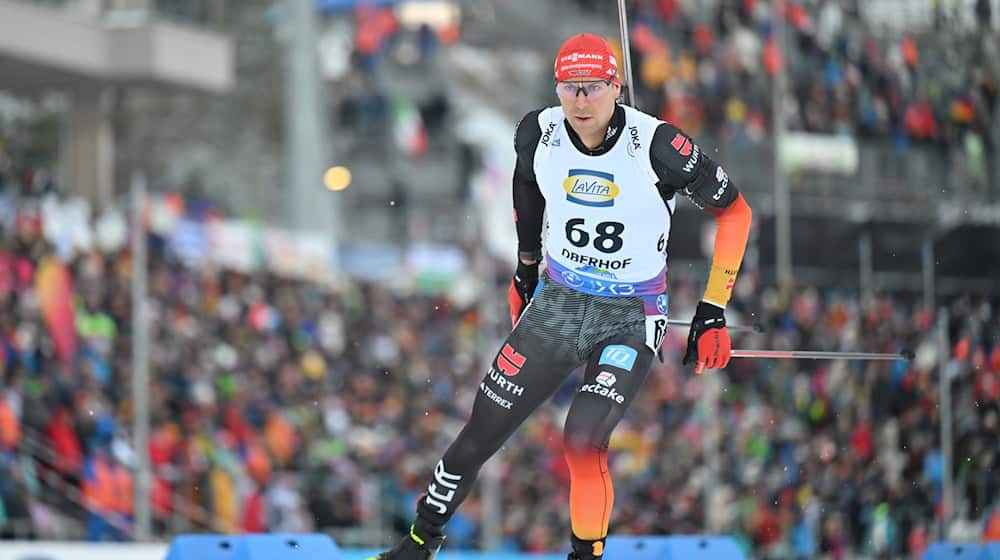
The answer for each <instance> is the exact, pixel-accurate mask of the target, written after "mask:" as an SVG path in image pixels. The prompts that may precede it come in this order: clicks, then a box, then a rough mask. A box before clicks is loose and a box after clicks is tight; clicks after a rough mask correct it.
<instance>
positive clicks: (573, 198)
mask: <svg viewBox="0 0 1000 560" xmlns="http://www.w3.org/2000/svg"><path fill="white" fill-rule="evenodd" d="M563 190H565V191H566V200H568V201H570V202H574V203H576V204H582V205H583V206H614V205H615V197H617V196H618V192H619V189H618V185H616V184H615V176H614V175H612V174H610V173H605V172H603V171H593V170H590V169H570V170H569V177H566V180H565V181H563Z"/></svg>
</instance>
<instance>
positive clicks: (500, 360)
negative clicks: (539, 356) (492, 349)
mask: <svg viewBox="0 0 1000 560" xmlns="http://www.w3.org/2000/svg"><path fill="white" fill-rule="evenodd" d="M525 361H526V359H525V357H524V355H523V354H519V353H518V352H517V350H514V347H513V346H511V345H510V344H504V345H503V349H501V350H500V355H499V356H497V369H499V370H500V371H502V372H503V374H504V375H508V376H509V375H517V374H519V373H521V368H522V367H524V362H525Z"/></svg>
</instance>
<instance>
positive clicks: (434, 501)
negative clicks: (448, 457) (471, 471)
mask: <svg viewBox="0 0 1000 560" xmlns="http://www.w3.org/2000/svg"><path fill="white" fill-rule="evenodd" d="M459 480H462V475H459V474H451V473H450V472H448V471H446V470H444V461H438V464H437V466H436V467H434V482H432V483H431V485H430V486H428V487H427V497H426V498H424V502H425V503H426V504H427V505H429V506H434V507H436V508H437V512H438V513H440V514H441V515H444V514H445V513H447V512H448V504H450V503H451V500H452V498H454V497H455V490H458V481H459ZM439 485H440V486H441V487H442V488H445V489H447V490H448V491H447V492H444V491H441V490H439V489H438V486H439Z"/></svg>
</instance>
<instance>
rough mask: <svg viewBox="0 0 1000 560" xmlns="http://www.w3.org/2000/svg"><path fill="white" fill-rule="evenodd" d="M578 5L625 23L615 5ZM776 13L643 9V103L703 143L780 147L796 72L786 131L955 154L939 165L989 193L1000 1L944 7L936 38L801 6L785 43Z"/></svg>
mask: <svg viewBox="0 0 1000 560" xmlns="http://www.w3.org/2000/svg"><path fill="white" fill-rule="evenodd" d="M577 2H578V3H579V4H580V5H582V6H584V7H587V8H588V9H594V10H604V16H605V17H614V13H613V12H609V11H608V10H613V5H604V6H600V5H599V4H601V3H600V2H592V1H590V0H577ZM772 4H773V2H771V1H767V0H719V1H716V2H688V1H684V0H637V1H636V2H634V3H633V4H632V5H633V6H634V8H633V11H632V13H631V14H630V22H631V45H632V58H633V68H634V72H635V80H634V82H635V87H636V88H637V90H638V98H639V101H640V103H641V104H642V105H643V106H644V107H646V108H647V110H650V111H651V112H654V113H655V114H657V115H658V116H659V117H660V118H661V119H664V120H667V121H671V122H674V123H676V124H678V126H680V127H681V128H682V129H684V130H686V131H688V132H689V133H690V134H692V135H694V136H696V137H706V139H708V138H711V139H715V140H717V142H718V143H719V144H723V145H734V146H750V147H752V146H755V145H761V146H767V145H768V144H769V143H770V142H771V138H772V137H771V135H770V134H769V130H771V129H772V128H773V126H772V120H773V106H774V105H773V103H774V100H773V95H772V91H773V87H772V86H773V84H774V83H775V80H776V75H777V73H778V71H779V69H784V70H785V79H786V83H787V87H786V89H785V91H786V95H785V98H784V101H783V104H782V112H783V118H784V121H785V122H784V125H785V126H786V127H787V129H789V130H797V131H806V132H813V133H822V134H849V135H852V136H854V137H855V138H858V139H860V140H864V139H869V138H870V139H879V140H881V141H883V142H884V143H886V144H889V145H892V146H893V147H894V151H895V152H896V153H897V154H900V155H906V154H907V153H908V152H910V151H911V150H912V149H914V148H917V147H934V146H938V147H941V146H947V147H948V150H942V151H941V153H944V154H946V155H947V158H945V157H942V158H941V161H940V162H939V164H938V165H939V166H940V167H946V166H947V167H949V168H950V169H951V170H952V171H951V172H952V173H954V174H955V175H956V180H957V181H959V182H961V183H962V184H963V185H968V186H973V187H975V188H982V186H983V185H984V184H985V183H986V181H987V179H988V177H990V176H991V165H992V163H991V162H992V157H991V156H992V153H993V150H995V143H996V139H995V134H996V120H997V119H996V101H997V87H998V78H1000V65H998V62H997V61H998V57H997V56H998V54H1000V52H998V49H997V42H996V40H995V36H996V31H995V29H993V28H991V23H990V22H991V18H992V17H993V16H994V14H993V13H992V10H991V4H990V2H989V1H985V0H983V1H976V2H974V3H966V4H964V5H962V6H961V7H959V8H954V9H953V7H952V6H950V5H949V3H947V2H938V3H936V7H935V8H934V10H935V12H934V17H933V23H932V24H931V25H930V26H929V27H928V28H927V29H923V30H918V31H910V32H902V31H897V30H894V29H892V28H888V27H886V26H885V25H883V24H880V23H876V22H871V21H868V19H867V18H866V11H865V10H864V9H863V8H864V6H863V5H862V4H863V2H861V1H860V0H789V1H787V2H785V3H784V6H785V8H784V10H783V11H782V12H783V15H784V17H783V18H782V20H781V21H782V22H783V28H784V45H783V47H782V46H781V45H780V44H779V42H778V40H777V38H776V34H775V25H774V24H775V21H774V19H773V18H774V15H773V11H774V9H773V7H772ZM956 9H957V10H969V11H970V12H971V13H970V14H969V18H968V19H971V20H972V21H975V22H977V23H976V25H974V26H971V27H969V28H958V27H957V24H955V23H954V22H955V21H956V20H957V16H956V14H954V13H952V12H953V11H954V10H956ZM873 10H874V7H869V11H873ZM946 14H948V15H947V16H946ZM899 17H903V15H902V14H900V15H899Z"/></svg>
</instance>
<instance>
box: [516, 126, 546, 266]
mask: <svg viewBox="0 0 1000 560" xmlns="http://www.w3.org/2000/svg"><path fill="white" fill-rule="evenodd" d="M540 112H541V111H532V112H530V113H528V114H527V115H525V116H524V118H522V119H521V122H519V123H517V130H516V132H515V133H514V151H515V152H517V164H516V166H515V167H514V189H513V191H514V225H515V227H516V228H517V256H518V258H519V259H520V260H521V262H523V263H525V264H534V263H537V262H538V261H540V260H542V216H543V215H544V214H545V198H544V197H542V191H541V190H540V189H539V188H538V181H537V180H536V179H535V169H534V166H535V148H537V146H538V141H539V140H540V139H541V137H542V129H541V128H540V127H539V126H538V113H540Z"/></svg>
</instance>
